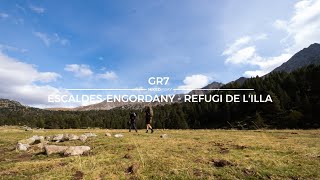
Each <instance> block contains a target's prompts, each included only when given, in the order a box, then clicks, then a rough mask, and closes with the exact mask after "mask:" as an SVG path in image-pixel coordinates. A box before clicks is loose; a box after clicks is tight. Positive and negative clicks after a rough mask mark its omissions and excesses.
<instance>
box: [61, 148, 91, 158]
mask: <svg viewBox="0 0 320 180" xmlns="http://www.w3.org/2000/svg"><path fill="white" fill-rule="evenodd" d="M90 150H91V148H90V147H89V146H70V147H68V148H67V149H66V150H65V152H64V156H78V155H82V154H84V153H87V152H89V151H90Z"/></svg>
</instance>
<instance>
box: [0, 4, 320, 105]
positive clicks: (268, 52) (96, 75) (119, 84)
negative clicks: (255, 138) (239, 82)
mask: <svg viewBox="0 0 320 180" xmlns="http://www.w3.org/2000/svg"><path fill="white" fill-rule="evenodd" d="M319 42H320V0H281V1H279V0H265V1H262V0H260V1H257V0H243V1H238V0H224V1H218V0H208V1H206V0H201V1H196V0H173V1H169V0H154V1H147V0H143V1H142V0H134V1H132V0H120V1H103V0H101V1H100V0H92V1H76V0H69V1H62V0H57V1H49V0H34V1H31V0H29V1H28V0H27V1H15V0H10V1H5V0H2V1H1V3H0V98H8V99H12V100H17V101H19V102H21V103H23V104H26V105H30V106H36V107H50V106H54V105H52V104H50V103H48V98H47V97H48V95H49V94H75V92H72V91H69V90H67V89H70V88H148V86H149V84H148V78H149V77H170V80H169V84H168V86H170V87H172V88H201V87H203V86H205V85H207V84H209V83H211V82H213V81H217V82H223V83H228V82H230V81H233V80H236V79H238V78H239V77H241V76H245V77H251V76H256V75H259V76H262V75H264V74H266V73H268V72H270V71H272V70H273V69H274V68H275V67H277V66H279V65H281V64H282V63H283V62H285V61H287V60H288V59H289V58H290V57H291V56H292V55H293V54H295V53H296V52H298V51H299V50H301V49H303V48H305V47H308V46H309V45H310V44H312V43H319ZM82 105H83V104H82ZM55 106H61V104H55ZM74 106H76V105H74Z"/></svg>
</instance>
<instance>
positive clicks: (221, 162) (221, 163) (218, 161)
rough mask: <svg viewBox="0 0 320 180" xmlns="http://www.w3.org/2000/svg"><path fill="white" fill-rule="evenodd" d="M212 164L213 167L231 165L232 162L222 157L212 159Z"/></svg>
mask: <svg viewBox="0 0 320 180" xmlns="http://www.w3.org/2000/svg"><path fill="white" fill-rule="evenodd" d="M212 162H213V165H214V166H215V167H224V166H232V165H233V164H232V163H231V162H229V161H227V160H224V159H214V160H212Z"/></svg>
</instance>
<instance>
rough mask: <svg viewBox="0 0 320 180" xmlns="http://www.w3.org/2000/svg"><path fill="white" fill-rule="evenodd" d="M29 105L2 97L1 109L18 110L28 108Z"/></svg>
mask: <svg viewBox="0 0 320 180" xmlns="http://www.w3.org/2000/svg"><path fill="white" fill-rule="evenodd" d="M26 108H28V107H27V106H24V105H22V104H21V103H19V102H17V101H12V100H9V99H0V109H11V110H17V109H26Z"/></svg>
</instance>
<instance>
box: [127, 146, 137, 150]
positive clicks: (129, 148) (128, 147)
mask: <svg viewBox="0 0 320 180" xmlns="http://www.w3.org/2000/svg"><path fill="white" fill-rule="evenodd" d="M134 148H136V147H135V146H134V145H132V144H129V145H128V146H127V150H128V151H131V150H133V149H134Z"/></svg>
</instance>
